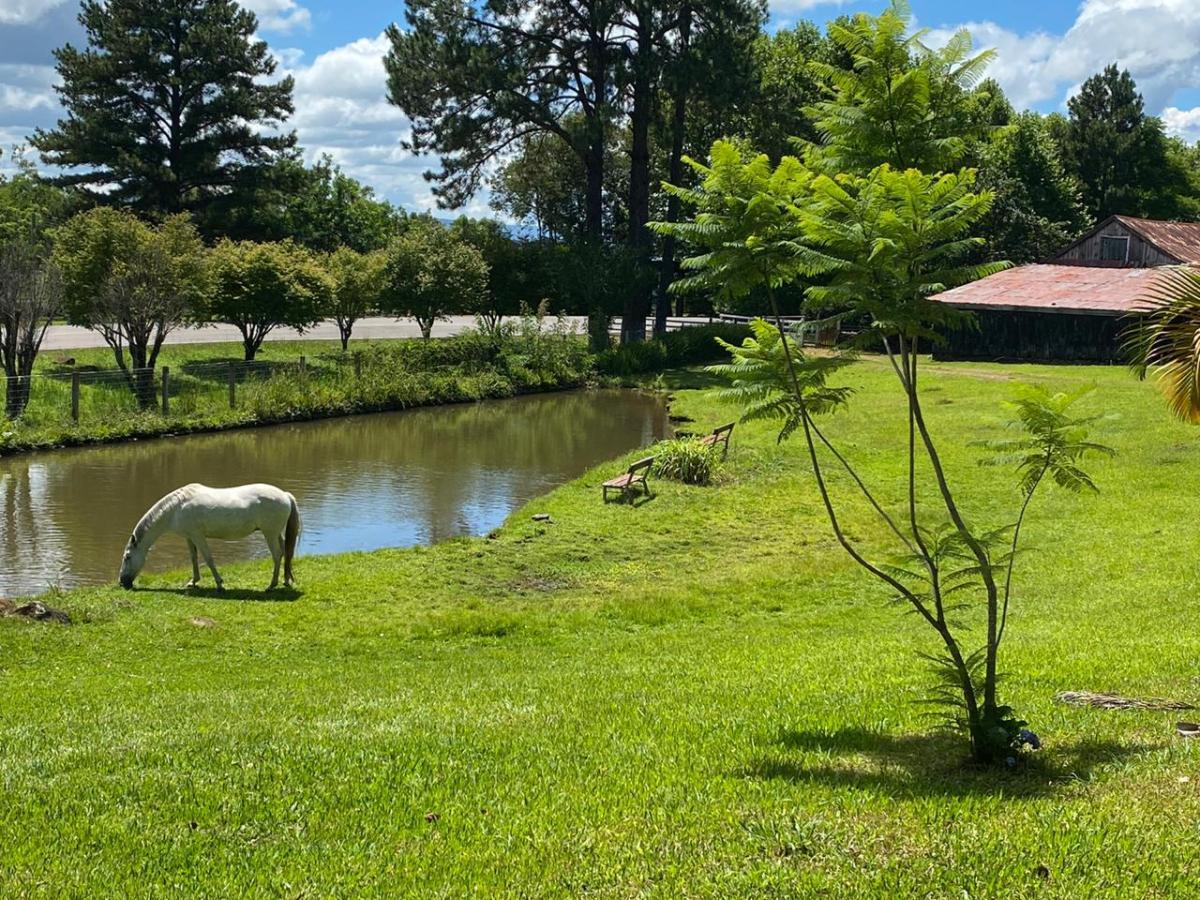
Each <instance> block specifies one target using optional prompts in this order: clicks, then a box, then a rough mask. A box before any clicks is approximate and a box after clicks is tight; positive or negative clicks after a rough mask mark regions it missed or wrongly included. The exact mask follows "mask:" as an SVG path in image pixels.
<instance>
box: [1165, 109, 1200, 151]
mask: <svg viewBox="0 0 1200 900" xmlns="http://www.w3.org/2000/svg"><path fill="white" fill-rule="evenodd" d="M1162 119H1163V124H1164V125H1166V127H1167V134H1171V135H1174V136H1175V137H1180V138H1183V139H1184V140H1185V141H1187V142H1189V143H1195V142H1196V141H1200V106H1197V107H1195V108H1193V109H1177V108H1176V107H1174V106H1168V107H1167V108H1166V109H1164V110H1163V111H1162Z"/></svg>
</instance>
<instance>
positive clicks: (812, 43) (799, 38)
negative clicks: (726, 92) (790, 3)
mask: <svg viewBox="0 0 1200 900" xmlns="http://www.w3.org/2000/svg"><path fill="white" fill-rule="evenodd" d="M828 47H829V44H828V43H827V41H826V39H825V36H824V35H822V34H821V31H820V29H818V28H817V26H816V25H814V24H813V23H812V22H798V23H797V24H795V25H794V26H792V27H791V28H781V29H780V30H778V31H776V32H774V33H773V34H764V35H761V36H759V38H758V39H757V40H756V41H755V44H754V64H755V69H756V75H757V83H756V85H755V88H754V93H753V95H752V99H751V101H750V103H749V104H747V106H746V108H745V110H744V112H743V113H742V115H741V116H739V117H738V119H737V120H736V122H735V125H736V130H734V131H730V132H728V133H731V134H740V135H742V136H744V137H745V138H746V140H747V141H748V143H749V144H750V146H752V147H754V148H755V149H756V150H758V151H759V152H761V153H766V154H767V156H768V157H770V158H771V159H772V160H774V161H778V160H780V159H782V158H783V157H784V156H788V155H790V154H792V153H794V152H795V148H794V144H793V142H794V140H795V139H797V138H799V139H800V140H802V141H808V142H815V141H816V140H817V139H818V137H819V135H818V132H817V129H816V127H815V126H814V125H813V122H812V120H811V119H810V118H809V116H808V114H807V112H806V110H808V109H810V108H812V107H813V106H814V105H815V104H816V103H818V102H819V101H820V100H821V99H822V98H823V96H824V92H823V87H822V84H821V82H820V80H819V79H818V77H817V74H816V72H815V71H814V70H813V63H814V62H825V63H830V62H832V60H831V59H830V54H829V51H828ZM722 136H724V135H723V134H715V135H711V136H710V141H711V140H715V139H717V138H720V137H722ZM671 183H672V184H678V181H674V180H673V181H672V182H671Z"/></svg>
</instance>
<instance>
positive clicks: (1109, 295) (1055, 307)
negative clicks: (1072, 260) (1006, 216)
mask: <svg viewBox="0 0 1200 900" xmlns="http://www.w3.org/2000/svg"><path fill="white" fill-rule="evenodd" d="M1164 271H1169V269H1168V268H1167V267H1159V268H1144V269H1110V268H1104V267H1095V268H1093V267H1089V266H1060V265H1053V264H1050V263H1035V264H1033V265H1028V266H1018V267H1016V268H1014V269H1005V270H1004V271H1003V272H997V273H996V274H995V275H989V276H988V277H987V278H981V279H980V280H979V281H973V282H971V283H970V284H964V285H962V286H961V287H956V288H953V289H952V290H949V291H946V292H944V293H942V294H938V295H936V296H935V297H934V299H935V300H941V301H943V302H945V303H949V304H951V305H953V306H959V307H963V308H964V309H1015V310H1040V311H1043V312H1064V313H1091V314H1095V315H1122V314H1124V313H1128V312H1132V311H1134V310H1135V309H1138V308H1139V307H1140V306H1141V304H1140V303H1139V301H1144V299H1145V295H1146V292H1147V291H1148V290H1149V289H1150V288H1151V287H1152V286H1153V284H1154V281H1155V279H1156V278H1157V277H1158V275H1159V274H1160V273H1162V272H1164Z"/></svg>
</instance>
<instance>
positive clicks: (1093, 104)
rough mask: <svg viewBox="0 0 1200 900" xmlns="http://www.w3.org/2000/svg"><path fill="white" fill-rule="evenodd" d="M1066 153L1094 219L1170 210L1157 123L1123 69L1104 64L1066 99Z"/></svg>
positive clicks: (1160, 130)
mask: <svg viewBox="0 0 1200 900" xmlns="http://www.w3.org/2000/svg"><path fill="white" fill-rule="evenodd" d="M1067 109H1068V111H1069V113H1070V118H1069V125H1068V128H1067V133H1066V146H1065V149H1066V152H1067V156H1068V159H1069V160H1070V162H1071V168H1072V171H1073V174H1074V175H1075V177H1076V178H1078V179H1079V183H1080V185H1081V186H1082V193H1083V204H1084V208H1085V209H1086V210H1087V213H1088V215H1089V216H1091V218H1092V219H1093V220H1099V219H1103V218H1106V217H1107V216H1110V215H1113V214H1114V213H1123V214H1126V215H1134V216H1137V215H1170V214H1171V212H1172V206H1173V204H1172V203H1171V202H1170V201H1169V198H1167V197H1164V196H1162V194H1161V191H1162V188H1163V187H1164V181H1165V180H1166V179H1168V178H1169V176H1170V173H1171V169H1170V166H1169V165H1168V163H1167V141H1166V135H1165V134H1164V132H1163V126H1162V122H1160V121H1159V120H1158V119H1155V118H1153V117H1151V116H1147V115H1146V111H1145V103H1144V101H1143V100H1142V95H1141V94H1139V93H1138V90H1137V85H1136V84H1135V83H1134V81H1133V78H1132V76H1130V74H1129V72H1128V71H1125V70H1121V69H1118V68H1117V66H1116V65H1115V64H1114V65H1111V66H1108V67H1107V68H1106V69H1105V70H1104V71H1103V72H1101V73H1099V74H1097V75H1093V76H1092V77H1091V78H1089V79H1088V80H1087V81H1085V82H1084V83H1083V86H1082V87H1081V88H1080V89H1079V93H1078V94H1076V95H1075V96H1074V97H1072V98H1071V99H1070V100H1068V101H1067Z"/></svg>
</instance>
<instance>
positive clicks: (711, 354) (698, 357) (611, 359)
mask: <svg viewBox="0 0 1200 900" xmlns="http://www.w3.org/2000/svg"><path fill="white" fill-rule="evenodd" d="M749 336H750V329H749V328H748V327H747V326H745V325H735V324H732V323H729V322H714V323H713V324H711V325H696V326H693V327H690V328H681V329H680V330H679V331H672V332H669V333H668V334H665V335H663V336H662V337H661V338H655V339H654V340H652V341H645V342H642V343H638V344H622V345H621V346H620V347H614V348H613V349H611V350H604V351H602V352H601V353H599V354H597V355H596V371H598V372H599V373H600V374H601V375H610V376H617V377H620V376H627V375H640V374H642V373H644V372H657V371H661V370H662V369H670V368H674V367H676V366H693V365H699V364H701V363H708V362H714V361H716V360H718V359H721V358H722V356H723V351H722V347H721V345H720V344H719V343H717V339H718V338H720V339H721V340H723V341H727V342H728V343H730V344H735V345H737V344H740V343H741V342H742V341H743V340H744V339H745V338H747V337H749Z"/></svg>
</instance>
